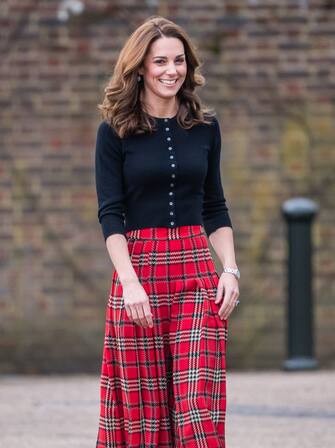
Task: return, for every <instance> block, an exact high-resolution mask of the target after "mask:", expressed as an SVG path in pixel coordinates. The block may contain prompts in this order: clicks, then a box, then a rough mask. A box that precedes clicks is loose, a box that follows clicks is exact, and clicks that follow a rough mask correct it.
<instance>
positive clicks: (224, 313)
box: [215, 272, 240, 319]
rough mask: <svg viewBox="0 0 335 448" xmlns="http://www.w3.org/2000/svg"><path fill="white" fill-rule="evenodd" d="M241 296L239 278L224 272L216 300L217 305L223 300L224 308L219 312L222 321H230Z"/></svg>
mask: <svg viewBox="0 0 335 448" xmlns="http://www.w3.org/2000/svg"><path fill="white" fill-rule="evenodd" d="M223 291H224V297H223ZM239 295H240V291H239V287H238V280H237V278H236V277H235V276H234V275H233V274H230V273H229V272H222V274H221V276H220V279H219V284H218V288H217V292H216V299H215V303H216V304H218V303H219V302H220V301H221V300H222V298H223V303H222V306H221V308H220V309H219V311H218V314H219V316H220V319H228V317H229V315H230V314H231V312H232V311H233V309H234V308H235V306H236V305H235V304H236V300H237V298H238V296H239Z"/></svg>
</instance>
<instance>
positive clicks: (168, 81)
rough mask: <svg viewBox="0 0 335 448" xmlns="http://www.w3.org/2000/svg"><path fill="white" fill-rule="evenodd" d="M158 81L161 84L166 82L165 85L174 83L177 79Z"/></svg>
mask: <svg viewBox="0 0 335 448" xmlns="http://www.w3.org/2000/svg"><path fill="white" fill-rule="evenodd" d="M159 82H161V83H162V84H166V85H169V86H171V85H173V84H176V82H177V79H173V80H168V79H159Z"/></svg>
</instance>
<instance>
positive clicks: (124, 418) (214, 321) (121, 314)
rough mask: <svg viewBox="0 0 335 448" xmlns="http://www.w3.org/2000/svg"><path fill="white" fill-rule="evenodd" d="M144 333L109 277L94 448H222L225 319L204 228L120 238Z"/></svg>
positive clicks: (148, 231)
mask: <svg viewBox="0 0 335 448" xmlns="http://www.w3.org/2000/svg"><path fill="white" fill-rule="evenodd" d="M126 238H127V244H128V250H129V255H130V259H131V262H132V265H133V267H134V269H135V271H136V273H137V276H138V278H139V281H140V283H141V284H142V286H143V288H144V289H145V291H146V293H147V295H148V297H149V300H150V307H151V312H152V314H153V317H152V318H153V328H149V327H148V328H143V327H141V326H139V325H137V324H136V323H134V322H132V321H131V320H130V319H129V318H128V316H127V313H126V310H125V307H124V303H123V297H122V285H121V283H120V279H119V277H118V274H117V272H116V271H114V273H113V276H112V282H111V289H110V292H109V297H108V303H107V307H106V324H105V337H104V344H103V356H102V367H101V380H100V417H99V425H98V426H99V427H98V435H97V442H96V447H97V448H102V447H103V448H120V447H127V448H172V447H173V448H182V447H187V448H219V447H220V448H226V443H225V419H226V344H227V335H228V320H227V319H223V320H221V319H220V317H219V315H218V311H219V308H220V306H221V304H222V302H221V304H215V302H214V301H215V298H216V291H217V285H218V280H219V275H218V273H217V272H216V269H215V264H214V260H213V259H212V256H211V252H210V250H209V246H208V241H207V237H206V234H205V231H204V228H203V226H201V225H188V226H179V227H175V228H168V227H151V228H145V229H136V230H130V231H128V232H127V233H126Z"/></svg>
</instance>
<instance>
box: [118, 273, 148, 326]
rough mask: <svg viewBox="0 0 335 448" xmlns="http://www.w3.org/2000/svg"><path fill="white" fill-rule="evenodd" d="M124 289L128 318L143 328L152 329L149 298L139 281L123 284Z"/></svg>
mask: <svg viewBox="0 0 335 448" xmlns="http://www.w3.org/2000/svg"><path fill="white" fill-rule="evenodd" d="M122 289H123V300H124V304H125V309H126V312H127V316H128V318H129V319H130V320H131V321H134V322H135V323H136V324H137V325H139V326H141V327H143V328H147V327H150V328H152V327H153V322H152V313H151V309H150V302H149V297H148V295H147V293H146V291H145V289H144V288H143V286H142V285H141V283H140V282H139V280H131V281H127V282H125V283H124V284H122Z"/></svg>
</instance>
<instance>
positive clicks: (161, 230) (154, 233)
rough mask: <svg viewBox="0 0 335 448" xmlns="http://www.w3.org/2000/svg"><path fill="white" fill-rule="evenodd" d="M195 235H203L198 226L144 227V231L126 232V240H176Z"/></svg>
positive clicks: (200, 227) (202, 230)
mask: <svg viewBox="0 0 335 448" xmlns="http://www.w3.org/2000/svg"><path fill="white" fill-rule="evenodd" d="M197 235H205V230H204V227H203V226H202V225H200V224H196V225H187V226H177V227H145V228H144V229H133V230H128V232H126V238H127V239H129V238H131V239H140V240H142V239H158V240H176V239H179V238H187V237H191V236H197Z"/></svg>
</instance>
